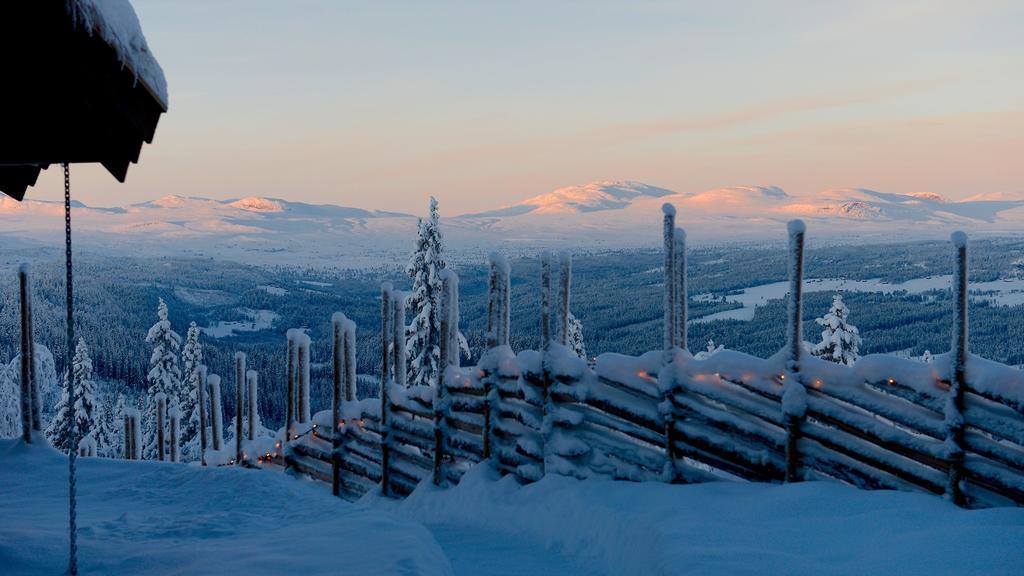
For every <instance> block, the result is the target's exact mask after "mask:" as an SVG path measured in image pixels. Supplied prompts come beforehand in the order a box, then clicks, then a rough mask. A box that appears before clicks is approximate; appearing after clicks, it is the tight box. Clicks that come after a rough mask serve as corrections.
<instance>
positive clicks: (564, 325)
mask: <svg viewBox="0 0 1024 576" xmlns="http://www.w3.org/2000/svg"><path fill="white" fill-rule="evenodd" d="M558 263H559V270H558V343H559V344H561V345H562V346H568V345H569V296H570V293H571V292H570V291H571V289H572V254H570V253H569V252H567V251H566V252H562V254H561V255H560V256H559V258H558Z"/></svg>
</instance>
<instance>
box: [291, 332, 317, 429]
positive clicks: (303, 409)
mask: <svg viewBox="0 0 1024 576" xmlns="http://www.w3.org/2000/svg"><path fill="white" fill-rule="evenodd" d="M295 344H296V346H297V348H298V350H297V352H298V364H296V366H295V371H296V373H297V375H298V377H299V414H298V417H297V418H298V421H299V422H300V423H302V424H308V423H309V422H310V421H311V420H312V419H313V414H312V409H311V407H310V404H309V346H310V344H311V341H310V339H309V334H306V333H305V332H299V334H298V335H297V336H296V338H295Z"/></svg>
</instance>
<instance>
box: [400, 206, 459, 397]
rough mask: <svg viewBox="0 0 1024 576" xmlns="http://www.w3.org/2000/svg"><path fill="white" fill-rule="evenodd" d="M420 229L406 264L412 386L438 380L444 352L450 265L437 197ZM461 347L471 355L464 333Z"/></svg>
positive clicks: (408, 351) (422, 220)
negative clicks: (445, 278)
mask: <svg viewBox="0 0 1024 576" xmlns="http://www.w3.org/2000/svg"><path fill="white" fill-rule="evenodd" d="M418 230H419V233H418V235H417V238H416V248H415V249H414V250H413V253H412V256H411V257H410V258H409V265H408V266H407V267H406V273H408V274H409V276H410V277H412V279H413V283H412V292H411V293H410V294H409V297H408V300H407V303H406V306H407V308H409V309H411V310H412V313H413V314H414V317H413V321H412V325H410V326H409V327H408V328H407V329H406V334H407V335H408V339H407V340H406V351H407V352H406V354H407V355H408V357H409V362H408V364H407V366H408V378H407V382H408V385H409V386H433V385H435V384H436V383H437V376H438V372H439V365H440V359H439V356H440V354H441V348H440V339H441V317H440V304H441V290H442V281H441V270H444V269H445V267H447V263H446V262H445V260H444V255H443V252H444V242H443V237H442V235H441V227H440V216H439V215H438V212H437V200H436V199H435V198H434V197H433V196H431V198H430V215H429V216H428V217H427V219H426V220H424V219H422V218H421V219H420V220H419V225H418ZM459 348H460V350H461V351H462V353H463V354H464V355H466V356H468V355H469V344H468V343H467V342H466V338H465V337H464V336H463V335H462V333H461V332H460V333H459Z"/></svg>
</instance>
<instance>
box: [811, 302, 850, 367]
mask: <svg viewBox="0 0 1024 576" xmlns="http://www.w3.org/2000/svg"><path fill="white" fill-rule="evenodd" d="M849 315H850V310H849V309H847V307H846V304H844V303H843V297H842V296H841V295H839V294H836V295H835V296H833V297H832V307H831V308H830V309H829V311H828V314H825V315H824V316H823V317H821V318H818V319H816V320H815V322H817V323H818V325H820V326H822V327H823V328H824V330H822V331H821V342H819V343H818V344H816V345H815V346H814V348H812V349H811V354H813V355H814V356H817V357H819V358H822V359H824V360H828V361H829V362H835V363H837V364H845V365H847V366H852V365H853V363H854V362H856V361H857V358H859V357H860V345H861V338H860V332H859V331H858V330H857V327H856V326H854V325H853V324H850V323H849V322H848V320H847V319H848V317H849Z"/></svg>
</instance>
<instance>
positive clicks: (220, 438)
mask: <svg viewBox="0 0 1024 576" xmlns="http://www.w3.org/2000/svg"><path fill="white" fill-rule="evenodd" d="M206 384H207V386H209V387H210V434H211V435H212V436H213V442H212V444H213V449H214V451H217V450H221V449H222V448H223V446H222V444H223V442H224V431H223V428H224V413H223V412H222V411H221V407H220V376H218V375H216V374H210V375H209V376H207V377H206Z"/></svg>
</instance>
